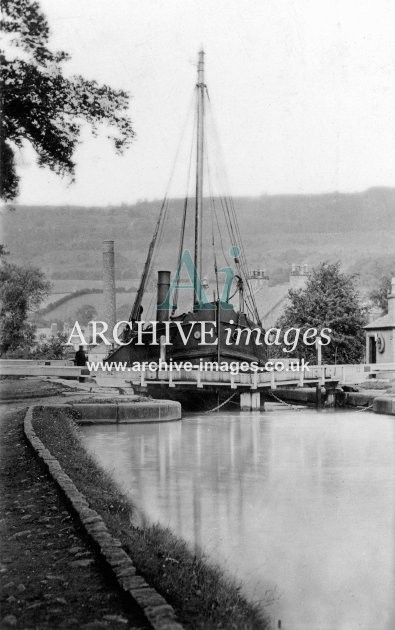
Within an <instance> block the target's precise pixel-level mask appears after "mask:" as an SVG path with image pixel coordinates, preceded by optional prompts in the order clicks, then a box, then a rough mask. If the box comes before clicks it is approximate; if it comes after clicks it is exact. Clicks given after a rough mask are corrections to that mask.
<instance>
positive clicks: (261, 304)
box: [255, 283, 290, 328]
mask: <svg viewBox="0 0 395 630" xmlns="http://www.w3.org/2000/svg"><path fill="white" fill-rule="evenodd" d="M289 289H290V285H289V284H288V283H287V284H276V285H275V286H274V287H262V288H260V289H259V290H258V291H257V292H256V293H255V300H256V304H257V307H258V313H259V315H260V317H261V319H262V321H263V325H264V326H265V328H270V327H272V326H274V323H275V321H276V319H277V317H278V315H279V311H278V309H279V307H280V306H281V307H282V308H281V310H282V309H283V308H284V306H285V302H286V301H287V299H288V291H289Z"/></svg>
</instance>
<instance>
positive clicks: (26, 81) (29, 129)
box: [0, 0, 134, 201]
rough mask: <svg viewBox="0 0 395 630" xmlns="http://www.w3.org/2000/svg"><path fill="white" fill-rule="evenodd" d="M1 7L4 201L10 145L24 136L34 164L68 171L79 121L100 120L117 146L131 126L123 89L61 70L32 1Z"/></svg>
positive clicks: (13, 185)
mask: <svg viewBox="0 0 395 630" xmlns="http://www.w3.org/2000/svg"><path fill="white" fill-rule="evenodd" d="M2 9H3V16H4V17H3V19H2V20H1V30H2V33H3V35H4V36H6V38H7V39H8V41H9V42H10V44H11V46H9V49H10V50H8V52H7V54H6V55H5V54H1V65H2V80H1V93H2V98H1V110H2V111H1V112H0V114H2V125H1V133H0V135H1V138H0V140H1V172H2V181H1V191H0V194H1V198H2V199H4V200H5V201H9V200H12V199H14V198H15V197H16V196H17V193H18V182H19V177H18V175H17V173H16V168H15V149H16V148H17V147H19V148H21V147H22V146H23V143H24V141H28V142H29V143H30V144H31V145H32V146H33V148H34V149H35V151H36V153H37V156H38V163H39V165H40V166H47V167H49V168H50V169H51V170H53V171H54V172H55V173H57V174H59V175H70V176H71V177H73V176H74V170H75V162H74V161H73V154H74V151H75V148H76V146H77V143H78V140H79V137H80V132H81V127H82V125H83V124H84V123H89V124H90V126H91V128H92V131H93V133H94V134H95V133H96V132H97V129H98V125H99V124H102V123H106V125H107V126H108V128H109V130H110V131H109V133H108V138H109V139H110V140H112V141H113V143H114V146H115V150H116V151H117V152H122V151H123V149H125V148H126V147H127V146H128V145H129V143H130V141H131V139H132V138H133V136H134V131H133V129H132V124H131V121H130V119H129V117H128V114H127V110H128V105H129V97H128V94H127V93H126V92H124V91H123V90H114V89H112V88H110V87H109V86H107V85H99V84H98V83H97V82H96V81H89V80H86V79H84V78H83V77H81V76H72V77H66V76H64V74H63V64H64V62H65V61H67V59H68V58H69V56H68V54H67V53H66V52H64V51H58V52H52V51H51V50H50V49H49V48H48V46H47V44H48V40H49V26H48V23H47V20H46V18H45V16H44V14H43V13H42V12H41V10H40V7H39V4H38V2H36V1H34V0H2ZM15 51H17V53H18V54H15Z"/></svg>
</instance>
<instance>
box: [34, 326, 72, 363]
mask: <svg viewBox="0 0 395 630" xmlns="http://www.w3.org/2000/svg"><path fill="white" fill-rule="evenodd" d="M66 341H67V335H66V334H65V333H63V332H58V333H56V334H55V335H51V337H49V338H48V339H44V340H42V341H39V342H37V343H36V344H35V346H34V347H33V348H32V349H31V351H30V354H29V357H30V358H31V359H47V360H49V359H63V358H65V356H66V349H67V347H68V346H66V345H65V344H66Z"/></svg>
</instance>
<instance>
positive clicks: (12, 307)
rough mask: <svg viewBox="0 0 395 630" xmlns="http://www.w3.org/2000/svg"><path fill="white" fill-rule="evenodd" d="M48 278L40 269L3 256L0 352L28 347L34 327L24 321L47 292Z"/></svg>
mask: <svg viewBox="0 0 395 630" xmlns="http://www.w3.org/2000/svg"><path fill="white" fill-rule="evenodd" d="M50 288H51V284H50V282H48V280H47V279H46V278H45V276H44V274H43V273H42V271H40V270H39V269H35V268H29V267H19V266H18V265H14V264H12V263H9V262H8V261H6V260H5V258H4V257H3V258H2V260H1V265H0V354H2V355H3V354H5V353H6V352H9V351H12V350H16V349H17V348H22V347H24V348H30V347H31V346H32V345H33V342H34V334H35V327H34V326H33V325H32V324H30V323H29V322H28V321H27V318H28V315H29V312H30V311H31V310H32V309H35V308H37V307H38V306H39V304H40V303H41V302H42V300H43V299H44V298H45V297H46V296H47V295H48V294H49V291H50Z"/></svg>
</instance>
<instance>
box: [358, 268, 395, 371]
mask: <svg viewBox="0 0 395 630" xmlns="http://www.w3.org/2000/svg"><path fill="white" fill-rule="evenodd" d="M365 331H366V363H395V278H392V283H391V292H390V293H389V295H388V313H387V315H383V316H382V317H379V318H378V319H374V320H373V321H371V322H369V324H367V326H365Z"/></svg>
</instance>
